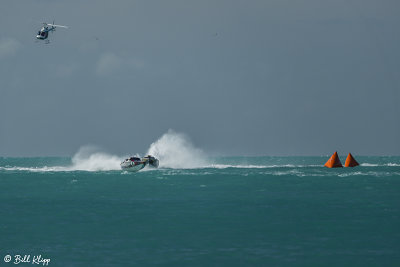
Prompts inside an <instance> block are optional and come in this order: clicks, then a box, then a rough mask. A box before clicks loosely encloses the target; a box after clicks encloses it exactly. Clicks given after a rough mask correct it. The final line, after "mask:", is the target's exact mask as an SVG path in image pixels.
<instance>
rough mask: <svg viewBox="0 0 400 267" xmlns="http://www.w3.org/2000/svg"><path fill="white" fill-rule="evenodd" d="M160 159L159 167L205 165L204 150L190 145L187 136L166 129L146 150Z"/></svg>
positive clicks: (180, 167) (187, 167) (184, 167)
mask: <svg viewBox="0 0 400 267" xmlns="http://www.w3.org/2000/svg"><path fill="white" fill-rule="evenodd" d="M147 154H148V155H152V156H154V157H156V158H158V159H159V160H160V167H164V168H177V169H189V168H200V167H205V166H207V160H206V156H205V154H204V152H203V151H202V150H201V149H198V148H196V147H194V146H193V145H192V143H191V142H190V141H189V138H188V137H187V136H186V135H184V134H182V133H176V132H175V131H173V130H171V129H170V130H168V132H167V133H165V134H164V135H163V136H161V138H160V139H158V140H157V141H156V142H154V143H152V144H151V145H150V148H149V150H148V151H147Z"/></svg>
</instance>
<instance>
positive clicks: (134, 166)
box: [120, 155, 159, 172]
mask: <svg viewBox="0 0 400 267" xmlns="http://www.w3.org/2000/svg"><path fill="white" fill-rule="evenodd" d="M120 165H121V169H123V170H126V171H132V172H137V171H140V170H141V169H143V168H144V167H146V166H149V167H152V168H158V165H159V160H158V159H156V158H155V157H153V156H150V155H147V156H146V157H143V158H139V157H130V158H127V159H125V160H124V161H123V162H121V164H120Z"/></svg>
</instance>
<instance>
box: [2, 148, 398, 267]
mask: <svg viewBox="0 0 400 267" xmlns="http://www.w3.org/2000/svg"><path fill="white" fill-rule="evenodd" d="M328 158H329V157H229V158H215V159H213V160H212V162H209V163H208V165H206V166H203V167H197V168H190V169H179V168H167V167H163V168H161V169H158V170H147V171H141V172H138V173H127V172H123V171H120V170H118V169H115V168H114V167H110V168H108V170H99V168H98V167H96V166H97V165H94V167H93V165H90V166H89V167H88V166H86V167H82V164H81V165H79V163H77V162H73V160H72V159H70V158H0V184H1V194H0V217H1V224H0V253H1V255H0V256H1V257H0V262H1V264H3V265H4V266H14V264H12V262H10V263H4V261H3V258H4V257H5V256H6V255H11V256H12V257H14V256H15V255H17V254H19V255H31V257H33V256H34V255H42V257H44V258H50V259H51V262H50V264H49V266H134V265H136V266H149V265H157V264H159V265H162V266H400V157H357V156H356V159H357V160H358V161H359V162H360V163H361V166H359V167H356V168H342V169H327V168H324V167H322V165H323V164H324V163H325V161H326V160H327V159H328ZM113 166H114V165H113ZM82 169H86V170H82ZM21 265H22V266H27V265H28V264H23V263H21Z"/></svg>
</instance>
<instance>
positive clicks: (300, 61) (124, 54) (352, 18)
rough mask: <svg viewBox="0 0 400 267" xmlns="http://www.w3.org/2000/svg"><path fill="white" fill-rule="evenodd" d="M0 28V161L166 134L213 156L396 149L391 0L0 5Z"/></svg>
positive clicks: (397, 7)
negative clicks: (50, 25) (52, 25)
mask: <svg viewBox="0 0 400 267" xmlns="http://www.w3.org/2000/svg"><path fill="white" fill-rule="evenodd" d="M53 19H55V22H56V24H63V25H68V26H69V29H57V32H56V33H55V34H50V40H51V43H50V44H48V45H45V44H43V42H35V35H36V33H37V31H38V29H39V28H40V26H41V23H42V22H44V21H46V22H52V21H53ZM0 27H1V31H0V81H1V84H0V156H42V155H49V156H52V155H73V154H74V153H75V152H76V151H77V150H78V149H79V147H81V146H83V145H87V144H94V145H98V146H101V147H103V148H104V149H105V150H106V151H108V152H112V153H119V154H121V153H124V154H129V153H143V152H145V151H146V150H147V148H148V147H149V145H150V143H151V142H153V141H155V140H157V139H158V138H159V137H160V136H161V135H163V134H164V133H165V132H167V131H168V129H170V128H171V129H174V130H175V131H177V132H183V133H186V134H187V135H188V136H189V137H190V138H191V140H192V142H193V143H194V144H195V145H196V146H197V147H200V148H202V149H203V150H204V151H206V152H209V153H219V154H225V155H328V154H331V153H333V152H334V151H335V150H338V151H339V152H340V153H342V154H345V153H348V152H352V153H353V154H355V155H357V154H358V155H360V154H362V155H399V154H400V138H399V137H400V108H399V102H400V93H399V90H400V52H399V48H400V34H399V29H400V2H399V1H397V0H393V1H389V0H379V1H378V0H345V1H344V0H325V1H321V0H300V1H294V0H292V1H285V0H274V1H269V0H264V1H236V0H210V1H209V0H202V1H190V0H189V1H188V0H179V1H178V0H172V1H165V0H164V1H161V0H160V1H157V0H155V1H151V0H138V1H134V0H129V1H128V0H114V1H108V0H107V1H106V0H96V1H94V0H93V1H81V0H79V1H78V0H69V1H67V0H64V1H61V0H37V1H33V0H2V1H1V3H0Z"/></svg>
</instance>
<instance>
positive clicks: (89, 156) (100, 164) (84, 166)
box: [67, 146, 122, 171]
mask: <svg viewBox="0 0 400 267" xmlns="http://www.w3.org/2000/svg"><path fill="white" fill-rule="evenodd" d="M121 159H122V158H121V157H118V156H114V155H110V154H107V153H104V152H100V151H99V150H98V148H96V147H94V146H83V147H81V148H80V149H79V151H78V152H77V153H76V154H75V155H74V156H73V158H72V166H70V167H67V169H69V170H74V171H111V170H119V169H121V168H120V165H119V164H120V163H121Z"/></svg>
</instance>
